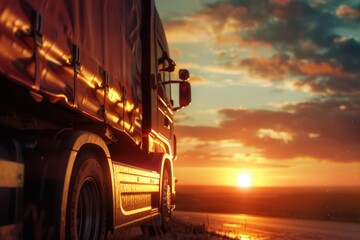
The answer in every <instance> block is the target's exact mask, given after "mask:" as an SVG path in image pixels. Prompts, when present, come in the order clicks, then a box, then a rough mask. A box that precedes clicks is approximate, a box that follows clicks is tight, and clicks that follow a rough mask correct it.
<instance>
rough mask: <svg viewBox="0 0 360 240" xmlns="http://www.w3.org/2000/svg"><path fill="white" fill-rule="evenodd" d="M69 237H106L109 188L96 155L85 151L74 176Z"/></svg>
mask: <svg viewBox="0 0 360 240" xmlns="http://www.w3.org/2000/svg"><path fill="white" fill-rule="evenodd" d="M66 222H67V236H66V239H77V240H90V239H91V240H99V239H105V237H106V187H105V180H104V173H103V171H102V168H101V166H100V165H99V163H98V161H97V158H96V156H94V155H93V154H89V153H87V154H82V155H80V157H79V158H78V159H77V160H76V163H75V167H74V170H73V173H72V176H71V184H70V188H69V201H68V209H67V221H66Z"/></svg>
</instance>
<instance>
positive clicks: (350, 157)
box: [177, 98, 360, 162]
mask: <svg viewBox="0 0 360 240" xmlns="http://www.w3.org/2000/svg"><path fill="white" fill-rule="evenodd" d="M219 113H220V114H222V115H223V116H224V120H223V121H222V122H221V124H220V125H219V126H218V127H190V126H178V128H177V131H178V135H179V136H180V137H181V138H182V137H190V136H191V137H194V138H197V139H199V140H201V141H220V140H225V139H232V140H236V141H238V142H240V143H242V144H244V145H245V146H247V147H254V148H256V149H258V151H259V152H260V153H261V154H262V155H263V156H264V157H265V158H268V159H292V158H297V157H310V158H315V159H322V160H327V161H335V162H355V161H360V134H359V132H360V99H359V98H357V99H356V100H355V99H351V100H350V99H346V98H339V99H336V100H335V99H328V100H320V99H319V100H314V101H308V102H303V103H299V104H293V105H290V104H289V105H286V106H284V107H283V109H282V110H281V111H268V110H234V109H224V110H221V111H219Z"/></svg>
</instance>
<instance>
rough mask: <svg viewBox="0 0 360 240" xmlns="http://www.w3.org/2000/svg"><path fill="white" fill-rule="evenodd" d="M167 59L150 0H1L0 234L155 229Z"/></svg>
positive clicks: (167, 193)
mask: <svg viewBox="0 0 360 240" xmlns="http://www.w3.org/2000/svg"><path fill="white" fill-rule="evenodd" d="M175 65H176V64H175V62H174V61H173V60H172V59H171V58H170V52H169V47H168V44H167V40H166V36H165V32H164V28H163V26H162V23H161V20H160V17H159V15H158V12H157V10H156V7H155V3H154V0H86V1H85V0H76V1H73V0H1V1H0V204H1V205H0V207H1V210H0V239H84V240H87V239H106V238H107V236H108V235H109V234H111V233H113V232H114V231H115V230H117V229H123V228H126V227H129V226H133V225H139V226H142V228H143V229H147V230H148V231H150V232H156V231H158V230H162V231H167V230H168V229H169V223H170V219H171V213H172V211H173V210H174V208H175V194H176V191H175V182H176V178H175V176H174V166H173V162H174V160H175V159H176V135H175V132H174V114H175V112H176V111H178V110H179V109H181V108H183V107H186V106H188V105H189V104H190V103H191V86H190V83H189V81H188V79H189V72H188V70H186V69H180V70H179V71H178V73H179V76H178V79H176V80H173V79H172V78H171V75H172V72H174V70H175Z"/></svg>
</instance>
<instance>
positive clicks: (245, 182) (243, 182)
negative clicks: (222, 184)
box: [237, 173, 252, 188]
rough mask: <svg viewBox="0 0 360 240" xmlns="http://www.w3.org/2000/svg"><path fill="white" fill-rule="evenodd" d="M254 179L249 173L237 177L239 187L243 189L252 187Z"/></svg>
mask: <svg viewBox="0 0 360 240" xmlns="http://www.w3.org/2000/svg"><path fill="white" fill-rule="evenodd" d="M251 182H252V178H251V176H250V174H248V173H241V174H240V175H239V176H238V177H237V185H238V186H239V187H242V188H248V187H250V186H251Z"/></svg>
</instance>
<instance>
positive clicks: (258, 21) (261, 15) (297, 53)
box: [198, 0, 360, 95]
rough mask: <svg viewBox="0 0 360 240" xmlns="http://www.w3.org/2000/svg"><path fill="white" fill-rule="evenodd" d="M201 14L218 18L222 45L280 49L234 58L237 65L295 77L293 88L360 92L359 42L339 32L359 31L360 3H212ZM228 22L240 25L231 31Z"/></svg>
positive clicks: (261, 73)
mask: <svg viewBox="0 0 360 240" xmlns="http://www.w3.org/2000/svg"><path fill="white" fill-rule="evenodd" d="M224 9H225V10H226V11H225V10H224ZM198 14H199V15H201V16H204V15H207V16H208V19H212V22H215V25H216V27H214V32H215V35H216V36H217V39H218V42H220V43H221V42H223V43H229V42H231V43H233V44H236V42H237V43H238V46H239V47H240V48H241V47H249V46H252V45H253V46H259V45H263V46H271V47H272V49H273V51H275V52H276V53H275V54H274V55H273V56H271V57H267V58H265V57H248V58H245V59H244V58H241V56H240V57H239V56H235V57H234V56H232V58H233V59H234V58H235V60H234V61H232V62H230V63H232V67H233V68H245V69H247V70H248V71H249V72H250V73H251V74H254V75H257V76H261V77H262V78H264V79H268V80H269V81H277V82H278V81H288V79H295V84H294V86H298V87H304V86H307V88H302V89H308V90H310V91H313V92H316V93H322V94H335V95H338V94H342V95H347V94H349V95H353V94H354V93H358V92H359V91H360V86H359V84H357V81H358V80H357V79H359V78H360V68H359V66H360V59H359V57H358V56H360V42H359V40H358V39H355V38H346V37H348V36H341V35H340V34H339V30H341V29H346V31H347V32H351V31H354V32H355V31H356V32H357V31H359V25H358V22H357V21H358V20H359V19H360V7H359V6H348V5H340V4H339V3H338V2H336V1H329V4H318V5H316V4H311V1H284V0H281V1H280V0H269V1H265V0H262V1H240V0H228V1H221V2H217V3H214V4H208V5H206V8H205V9H204V10H203V11H202V12H200V13H198ZM350 20H351V21H350ZM230 23H231V24H230ZM229 25H232V26H237V27H238V28H237V29H233V30H232V31H230V33H229V31H228V30H227V29H228V28H229ZM222 59H224V56H222ZM306 64H307V66H311V65H313V66H314V67H318V68H321V67H324V66H326V65H327V66H326V67H327V68H328V69H329V70H331V69H332V70H335V69H337V71H338V72H337V74H336V71H318V72H316V71H313V72H312V74H311V72H309V71H302V70H303V69H304V66H305V65H306ZM226 66H227V67H229V61H226ZM301 67H303V69H301ZM330 68H331V69H330ZM340 71H341V74H339V72H340ZM334 73H335V74H334ZM337 81H338V82H339V84H337V83H336V82H337ZM337 87H339V88H337Z"/></svg>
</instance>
